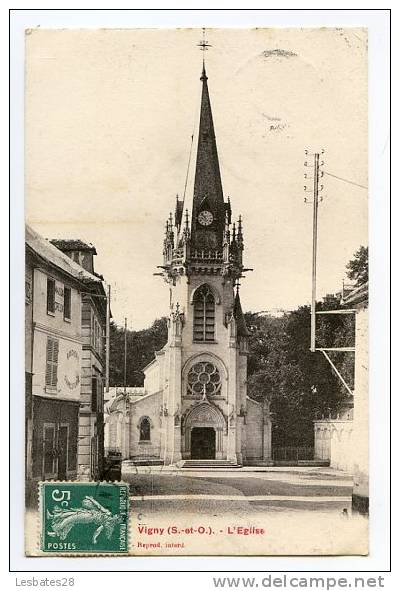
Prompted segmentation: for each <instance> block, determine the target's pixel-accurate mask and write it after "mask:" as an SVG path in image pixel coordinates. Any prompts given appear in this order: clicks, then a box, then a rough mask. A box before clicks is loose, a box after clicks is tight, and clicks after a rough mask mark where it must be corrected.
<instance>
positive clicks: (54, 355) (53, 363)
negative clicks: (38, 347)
mask: <svg viewBox="0 0 400 591" xmlns="http://www.w3.org/2000/svg"><path fill="white" fill-rule="evenodd" d="M58 351H59V343H58V340H57V339H52V338H50V337H49V338H48V339H47V346H46V386H50V387H51V388H56V387H57V370H58Z"/></svg>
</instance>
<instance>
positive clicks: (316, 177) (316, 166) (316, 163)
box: [304, 150, 324, 353]
mask: <svg viewBox="0 0 400 591" xmlns="http://www.w3.org/2000/svg"><path fill="white" fill-rule="evenodd" d="M323 153H324V150H321V152H316V153H315V154H310V153H309V151H308V150H306V151H305V154H306V158H307V156H310V155H312V156H314V158H313V164H312V166H313V175H312V179H313V188H312V189H309V188H308V187H307V185H306V184H305V185H304V191H305V192H306V193H311V192H312V193H313V200H312V204H313V233H312V271H311V337H310V351H312V352H313V353H314V352H315V350H316V349H315V338H316V302H317V245H318V203H319V201H322V197H320V195H319V193H320V191H322V189H323V185H321V186H320V185H319V181H320V178H322V176H323V174H324V173H323V172H321V171H320V167H321V166H323V164H324V162H323V161H320V155H321V154H323ZM304 166H307V167H311V163H309V162H308V161H307V160H306V161H305V162H304ZM304 178H305V179H307V180H308V179H309V176H308V173H305V174H304ZM306 182H307V181H306ZM304 202H305V203H310V201H308V200H307V196H305V198H304Z"/></svg>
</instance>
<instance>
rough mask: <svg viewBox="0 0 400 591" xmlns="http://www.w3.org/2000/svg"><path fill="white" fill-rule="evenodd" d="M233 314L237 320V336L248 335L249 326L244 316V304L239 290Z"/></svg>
mask: <svg viewBox="0 0 400 591" xmlns="http://www.w3.org/2000/svg"><path fill="white" fill-rule="evenodd" d="M233 315H234V317H235V320H236V326H237V336H238V337H248V336H249V334H250V333H249V331H248V329H247V326H246V320H245V318H244V314H243V310H242V304H241V303H240V296H239V292H237V293H236V296H235V303H234V306H233Z"/></svg>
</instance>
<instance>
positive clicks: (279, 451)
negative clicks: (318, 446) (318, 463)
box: [272, 446, 314, 462]
mask: <svg viewBox="0 0 400 591" xmlns="http://www.w3.org/2000/svg"><path fill="white" fill-rule="evenodd" d="M272 459H273V460H274V461H276V462H298V461H302V460H313V459H314V448H313V447H307V446H300V447H298V446H296V447H295V446H289V447H273V448H272Z"/></svg>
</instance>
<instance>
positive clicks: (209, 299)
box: [193, 285, 215, 342]
mask: <svg viewBox="0 0 400 591" xmlns="http://www.w3.org/2000/svg"><path fill="white" fill-rule="evenodd" d="M193 308H194V309H193V314H194V325H193V338H194V340H195V341H202V342H204V341H208V342H209V341H214V340H215V299H214V296H213V293H212V291H211V289H210V288H209V287H208V285H202V286H201V287H200V288H199V289H198V290H197V291H196V293H195V295H194V298H193Z"/></svg>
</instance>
